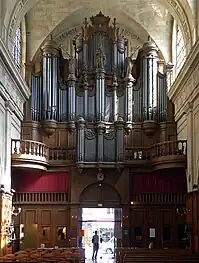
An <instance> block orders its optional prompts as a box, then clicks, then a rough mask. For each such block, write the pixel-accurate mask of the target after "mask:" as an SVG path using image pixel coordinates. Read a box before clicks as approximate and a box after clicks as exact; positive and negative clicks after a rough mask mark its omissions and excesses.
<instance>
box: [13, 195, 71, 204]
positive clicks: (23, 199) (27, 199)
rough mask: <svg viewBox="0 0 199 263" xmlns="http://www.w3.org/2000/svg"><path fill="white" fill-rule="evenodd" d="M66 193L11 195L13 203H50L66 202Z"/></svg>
mask: <svg viewBox="0 0 199 263" xmlns="http://www.w3.org/2000/svg"><path fill="white" fill-rule="evenodd" d="M67 202H68V193H58V192H52V193H39V192H35V193H32V192H31V193H27V192H26V193H15V195H14V197H13V203H14V204H33V203H34V204H37V203H38V204H41V203H45V204H48V203H49V204H52V203H67Z"/></svg>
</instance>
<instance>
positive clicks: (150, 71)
mask: <svg viewBox="0 0 199 263" xmlns="http://www.w3.org/2000/svg"><path fill="white" fill-rule="evenodd" d="M140 56H141V83H142V88H143V119H144V120H155V118H156V110H157V71H158V70H157V59H158V49H157V47H156V45H155V43H153V42H151V41H148V42H146V43H145V44H144V45H143V47H142V49H141V52H140Z"/></svg>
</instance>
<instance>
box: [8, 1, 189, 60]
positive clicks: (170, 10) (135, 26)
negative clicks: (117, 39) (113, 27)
mask: <svg viewBox="0 0 199 263" xmlns="http://www.w3.org/2000/svg"><path fill="white" fill-rule="evenodd" d="M4 1H7V2H6V4H7V5H8V6H9V9H8V11H7V13H6V14H5V17H4V24H5V25H7V27H8V28H9V36H10V37H13V36H14V32H15V30H16V27H17V25H18V24H19V23H20V21H21V20H22V18H23V17H24V15H26V22H27V31H28V32H29V43H30V46H29V52H30V58H33V56H34V55H35V53H36V51H37V50H38V48H39V47H40V45H41V44H42V42H43V41H44V40H45V39H46V37H47V36H48V35H49V34H53V36H54V37H55V38H58V36H60V35H63V33H64V32H65V31H69V30H70V29H71V28H74V27H78V26H80V25H82V23H83V21H84V17H87V18H89V17H91V16H92V15H96V14H97V13H98V12H99V11H102V12H103V13H104V14H105V15H109V16H110V17H111V18H114V17H116V19H117V23H118V24H119V25H122V27H124V28H127V29H128V30H129V31H130V32H132V34H134V35H135V36H136V37H137V41H138V42H139V43H143V42H144V41H146V39H147V37H148V35H150V36H151V37H152V38H153V39H154V41H155V42H156V43H157V45H158V46H159V48H160V50H161V52H162V54H163V55H164V57H165V59H166V60H167V61H169V60H170V54H171V42H170V40H171V30H172V17H174V18H175V19H176V20H177V21H178V23H179V24H180V25H181V27H182V29H183V35H184V38H185V42H186V46H187V49H190V48H191V45H192V44H193V40H194V38H193V34H194V19H193V16H192V10H191V8H190V6H189V3H188V1H187V0H114V1H106V0H100V1H99V0H4Z"/></svg>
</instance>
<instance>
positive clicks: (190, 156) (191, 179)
mask: <svg viewBox="0 0 199 263" xmlns="http://www.w3.org/2000/svg"><path fill="white" fill-rule="evenodd" d="M193 129H194V128H193V103H189V104H188V107H187V145H188V147H187V188H188V189H187V190H188V192H189V191H192V189H193V185H194V183H196V184H197V182H195V175H194V138H193V134H194V130H193Z"/></svg>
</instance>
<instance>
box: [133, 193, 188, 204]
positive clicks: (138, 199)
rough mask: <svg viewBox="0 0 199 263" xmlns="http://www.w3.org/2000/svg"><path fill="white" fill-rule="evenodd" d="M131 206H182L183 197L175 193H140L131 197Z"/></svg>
mask: <svg viewBox="0 0 199 263" xmlns="http://www.w3.org/2000/svg"><path fill="white" fill-rule="evenodd" d="M132 202H133V205H135V204H160V203H165V204H180V203H182V204H184V202H185V199H184V195H182V194H176V193H142V194H136V195H133V197H132Z"/></svg>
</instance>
